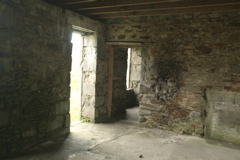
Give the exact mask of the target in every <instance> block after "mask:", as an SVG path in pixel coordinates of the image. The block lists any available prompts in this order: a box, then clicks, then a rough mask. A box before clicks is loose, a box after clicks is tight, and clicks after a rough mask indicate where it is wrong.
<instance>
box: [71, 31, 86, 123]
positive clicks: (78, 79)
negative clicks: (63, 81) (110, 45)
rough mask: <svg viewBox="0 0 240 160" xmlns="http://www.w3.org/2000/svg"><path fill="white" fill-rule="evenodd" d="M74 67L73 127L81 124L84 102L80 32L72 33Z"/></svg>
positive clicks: (72, 84)
mask: <svg viewBox="0 0 240 160" xmlns="http://www.w3.org/2000/svg"><path fill="white" fill-rule="evenodd" d="M71 42H72V45H73V46H72V67H71V82H70V87H71V93H70V115H71V119H70V120H71V125H74V124H76V123H79V122H80V119H81V101H82V96H81V95H82V67H81V62H82V52H83V37H82V35H81V33H80V32H76V31H74V32H73V33H72V41H71Z"/></svg>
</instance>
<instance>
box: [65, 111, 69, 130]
mask: <svg viewBox="0 0 240 160" xmlns="http://www.w3.org/2000/svg"><path fill="white" fill-rule="evenodd" d="M65 127H67V128H68V127H70V114H67V115H66V116H65Z"/></svg>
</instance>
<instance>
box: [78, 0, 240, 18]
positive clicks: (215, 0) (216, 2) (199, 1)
mask: <svg viewBox="0 0 240 160" xmlns="http://www.w3.org/2000/svg"><path fill="white" fill-rule="evenodd" d="M230 4H231V5H235V4H240V1H239V0H211V1H203V0H195V1H183V2H169V3H156V4H145V5H134V6H121V7H112V8H107V9H106V8H104V9H103V8H100V9H92V10H82V11H81V13H82V14H85V15H97V14H111V13H122V12H133V11H147V10H159V9H161V10H163V9H177V8H179V9H180V8H191V7H197V6H198V7H207V6H222V5H230Z"/></svg>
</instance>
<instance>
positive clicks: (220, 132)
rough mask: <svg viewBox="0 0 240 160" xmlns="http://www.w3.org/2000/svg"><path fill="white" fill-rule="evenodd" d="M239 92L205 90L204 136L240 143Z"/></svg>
mask: <svg viewBox="0 0 240 160" xmlns="http://www.w3.org/2000/svg"><path fill="white" fill-rule="evenodd" d="M239 99H240V93H235V92H230V91H224V90H214V89H209V90H207V108H206V110H207V118H206V121H205V123H206V124H205V137H206V138H212V139H217V140H221V141H226V142H231V143H236V144H240V116H239V115H240V102H239Z"/></svg>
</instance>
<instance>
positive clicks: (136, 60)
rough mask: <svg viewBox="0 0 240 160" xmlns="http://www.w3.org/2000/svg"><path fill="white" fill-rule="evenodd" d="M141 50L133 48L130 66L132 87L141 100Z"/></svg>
mask: <svg viewBox="0 0 240 160" xmlns="http://www.w3.org/2000/svg"><path fill="white" fill-rule="evenodd" d="M141 62H142V58H141V48H132V55H131V64H130V85H129V87H130V88H132V89H133V90H134V92H135V95H136V97H137V99H138V100H139V93H140V80H141Z"/></svg>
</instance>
